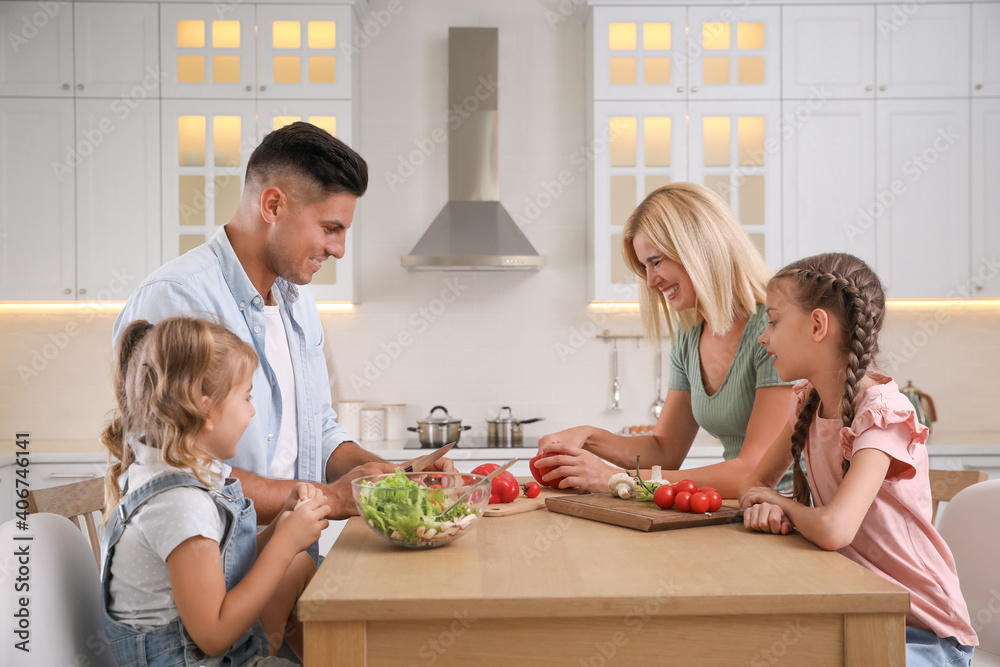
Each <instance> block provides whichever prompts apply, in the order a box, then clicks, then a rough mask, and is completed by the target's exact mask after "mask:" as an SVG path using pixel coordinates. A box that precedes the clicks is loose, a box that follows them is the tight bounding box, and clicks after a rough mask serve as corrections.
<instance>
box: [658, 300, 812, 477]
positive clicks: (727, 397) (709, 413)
mask: <svg viewBox="0 0 1000 667" xmlns="http://www.w3.org/2000/svg"><path fill="white" fill-rule="evenodd" d="M766 325H767V314H766V313H765V311H764V304H758V306H757V312H755V313H754V314H753V315H751V316H750V318H749V319H748V320H747V323H746V326H744V327H743V335H742V337H741V338H740V345H739V347H738V348H737V350H736V357H735V358H734V359H733V363H732V365H731V366H730V367H729V372H728V373H727V374H726V379H725V380H723V381H722V386H720V387H719V390H718V391H716V392H715V393H714V394H712V395H711V396H709V395H708V394H707V393H706V391H705V385H704V382H703V381H702V374H701V352H700V350H699V347H698V344H699V341H700V340H701V331H702V326H703V325H701V324H699V325H697V326H694V327H691V328H690V329H685V330H683V331H678V332H677V333H676V335H675V336H674V342H673V346H672V347H671V350H670V378H669V380H668V382H667V386H668V387H669V388H670V389H678V390H680V391H689V392H691V410H692V411H693V412H694V418H695V421H697V422H698V425H699V426H701V427H702V428H703V429H705V430H706V431H708V433H709V434H711V435H712V436H714V437H716V438H718V439H719V440H721V441H722V455H723V457H724V458H725V459H726V460H727V461H729V460H730V459H734V458H736V457H737V456H738V455H739V453H740V449H741V448H742V447H743V439H744V438H745V437H746V434H747V424H748V423H749V422H750V413H751V412H752V411H753V401H754V397H755V396H756V392H757V390H758V389H760V388H761V387H780V386H783V385H791V384H793V383H792V382H783V381H782V380H781V378H779V377H778V374H777V373H775V372H774V366H773V365H772V364H771V358H770V357H768V356H767V351H766V350H765V349H764V346H763V345H761V344H760V343H758V342H757V338H758V337H759V336H760V335H761V333H763V331H764V327H765V326H766ZM791 479H792V475H791V470H790V469H789V472H788V473H786V474H785V476H784V477H783V478H782V480H781V483H780V484H779V485H778V488H779V489H785V488H791Z"/></svg>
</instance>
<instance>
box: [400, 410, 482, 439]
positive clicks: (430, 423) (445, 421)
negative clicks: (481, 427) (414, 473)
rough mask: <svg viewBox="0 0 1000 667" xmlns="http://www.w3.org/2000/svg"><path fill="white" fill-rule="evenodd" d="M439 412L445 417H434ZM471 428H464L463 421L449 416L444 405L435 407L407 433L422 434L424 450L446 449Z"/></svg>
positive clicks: (409, 428)
mask: <svg viewBox="0 0 1000 667" xmlns="http://www.w3.org/2000/svg"><path fill="white" fill-rule="evenodd" d="M437 410H441V411H442V412H444V416H443V417H442V416H437V417H435V416H434V413H435V412H436V411H437ZM470 428H472V427H471V426H462V420H461V419H455V418H454V417H451V416H449V415H448V410H446V409H445V407H444V406H443V405H435V406H434V407H433V408H431V411H430V413H429V414H428V415H427V416H426V417H424V418H423V419H418V420H417V426H409V427H407V429H406V430H407V431H413V432H415V433H419V434H420V446H421V447H424V448H431V447H444V446H445V445H447V444H448V443H449V442H458V438H459V437H460V436H461V435H462V431H468V430H469V429H470Z"/></svg>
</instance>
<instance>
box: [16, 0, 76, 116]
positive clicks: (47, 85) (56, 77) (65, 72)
mask: <svg viewBox="0 0 1000 667" xmlns="http://www.w3.org/2000/svg"><path fill="white" fill-rule="evenodd" d="M75 4H76V3H73V2H58V1H56V0H42V1H41V2H0V35H2V36H3V42H4V44H3V48H2V49H0V96H5V97H67V98H72V97H73V8H74V5H75Z"/></svg>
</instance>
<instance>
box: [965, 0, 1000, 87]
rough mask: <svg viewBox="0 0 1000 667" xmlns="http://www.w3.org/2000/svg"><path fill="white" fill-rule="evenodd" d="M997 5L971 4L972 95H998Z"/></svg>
mask: <svg viewBox="0 0 1000 667" xmlns="http://www.w3.org/2000/svg"><path fill="white" fill-rule="evenodd" d="M998 36H1000V4H997V3H976V4H974V5H972V95H973V97H997V96H1000V39H998Z"/></svg>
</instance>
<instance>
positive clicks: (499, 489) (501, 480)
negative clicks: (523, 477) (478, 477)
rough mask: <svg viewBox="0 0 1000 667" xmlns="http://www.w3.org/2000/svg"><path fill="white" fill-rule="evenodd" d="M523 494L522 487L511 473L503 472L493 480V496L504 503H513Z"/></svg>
mask: <svg viewBox="0 0 1000 667" xmlns="http://www.w3.org/2000/svg"><path fill="white" fill-rule="evenodd" d="M520 494H521V487H520V486H518V485H517V480H516V479H514V476H513V475H511V474H510V473H507V472H503V473H500V474H499V475H497V476H496V477H494V478H493V495H494V496H496V497H497V499H498V500H499V501H500V502H502V503H510V502H513V501H514V500H515V499H517V497H518V496H519V495H520Z"/></svg>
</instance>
